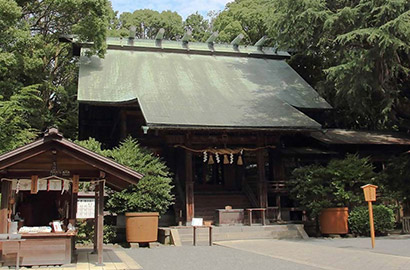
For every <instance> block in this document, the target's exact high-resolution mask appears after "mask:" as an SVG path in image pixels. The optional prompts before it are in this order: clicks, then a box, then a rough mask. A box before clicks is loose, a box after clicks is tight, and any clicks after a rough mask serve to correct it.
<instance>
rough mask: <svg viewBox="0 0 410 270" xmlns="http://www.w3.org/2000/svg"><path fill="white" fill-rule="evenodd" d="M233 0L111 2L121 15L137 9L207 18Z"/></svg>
mask: <svg viewBox="0 0 410 270" xmlns="http://www.w3.org/2000/svg"><path fill="white" fill-rule="evenodd" d="M231 1H232V0H148V1H142V0H134V1H132V0H111V2H112V6H113V9H114V10H118V11H119V12H120V13H121V12H124V11H128V12H132V11H134V10H136V9H144V8H147V9H153V10H157V11H160V12H161V11H163V10H171V11H176V12H178V14H180V15H181V16H182V17H183V18H186V17H187V16H189V15H190V14H192V13H195V12H196V11H198V12H199V13H200V14H202V15H204V16H206V14H207V13H208V11H211V10H223V9H224V7H225V5H226V3H228V2H231Z"/></svg>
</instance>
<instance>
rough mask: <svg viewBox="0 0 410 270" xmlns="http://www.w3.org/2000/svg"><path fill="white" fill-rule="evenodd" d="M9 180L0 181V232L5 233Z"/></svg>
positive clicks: (9, 189)
mask: <svg viewBox="0 0 410 270" xmlns="http://www.w3.org/2000/svg"><path fill="white" fill-rule="evenodd" d="M10 192H11V182H9V181H2V182H1V206H0V233H7V214H8V208H9V197H10Z"/></svg>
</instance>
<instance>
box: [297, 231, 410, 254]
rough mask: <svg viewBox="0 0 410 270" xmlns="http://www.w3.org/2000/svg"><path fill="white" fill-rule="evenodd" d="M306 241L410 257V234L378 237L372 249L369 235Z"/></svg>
mask: <svg viewBox="0 0 410 270" xmlns="http://www.w3.org/2000/svg"><path fill="white" fill-rule="evenodd" d="M304 242H307V243H310V244H316V245H322V246H330V247H338V248H346V249H358V250H367V251H370V252H375V253H382V254H390V255H397V256H406V257H410V235H392V236H385V237H376V246H375V248H374V249H372V245H371V240H370V238H369V237H357V238H310V239H309V240H307V241H304Z"/></svg>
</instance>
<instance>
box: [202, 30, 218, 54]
mask: <svg viewBox="0 0 410 270" xmlns="http://www.w3.org/2000/svg"><path fill="white" fill-rule="evenodd" d="M218 35H219V33H218V31H216V32H213V33H212V35H211V36H210V37H209V38H208V39H207V40H206V41H205V43H208V48H209V49H210V50H211V51H214V41H215V39H216V38H217V37H218Z"/></svg>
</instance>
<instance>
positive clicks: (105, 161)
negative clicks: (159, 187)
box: [0, 128, 143, 189]
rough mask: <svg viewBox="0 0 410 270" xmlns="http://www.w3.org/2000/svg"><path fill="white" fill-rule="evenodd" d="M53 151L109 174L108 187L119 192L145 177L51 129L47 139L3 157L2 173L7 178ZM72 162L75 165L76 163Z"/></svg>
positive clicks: (1, 160) (1, 161)
mask: <svg viewBox="0 0 410 270" xmlns="http://www.w3.org/2000/svg"><path fill="white" fill-rule="evenodd" d="M50 151H56V152H59V153H60V152H61V153H62V154H63V155H64V156H66V157H68V158H70V159H72V160H76V161H79V162H80V163H82V164H84V165H85V166H87V168H91V169H94V170H95V171H96V172H99V171H102V172H104V173H105V174H106V177H105V178H106V181H107V185H109V186H111V187H113V188H115V189H121V188H126V187H127V186H129V185H131V184H136V183H137V182H138V180H139V179H141V178H142V177H143V175H142V174H140V173H138V172H136V171H134V170H132V169H130V168H127V167H125V166H123V165H121V164H119V163H117V162H115V161H114V160H112V159H109V158H106V157H104V156H101V155H99V154H97V153H95V152H93V151H90V150H88V149H86V148H84V147H81V146H79V145H77V144H75V143H73V142H71V141H69V140H67V139H64V138H63V136H62V135H61V134H59V133H58V130H57V129H55V128H51V129H50V130H49V131H48V132H47V133H46V134H45V135H44V137H43V138H41V139H38V140H36V141H34V142H32V143H30V144H27V145H25V146H22V147H20V148H17V149H15V150H13V151H10V152H8V153H5V154H3V155H1V156H0V172H1V173H2V174H3V175H7V174H8V169H9V168H12V167H13V166H16V165H17V164H19V163H24V162H26V163H30V161H32V160H33V159H35V158H36V157H40V156H41V155H44V153H46V152H50ZM69 163H70V164H73V162H69ZM31 164H33V163H31ZM34 164H36V163H34ZM50 164H51V163H50ZM77 164H78V163H77ZM75 166H76V165H74V166H73V169H72V170H75V169H76V168H75ZM77 166H78V165H77ZM33 169H34V170H33V172H31V173H32V174H37V173H38V172H36V171H35V169H36V168H33ZM81 177H82V175H80V178H81Z"/></svg>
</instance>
